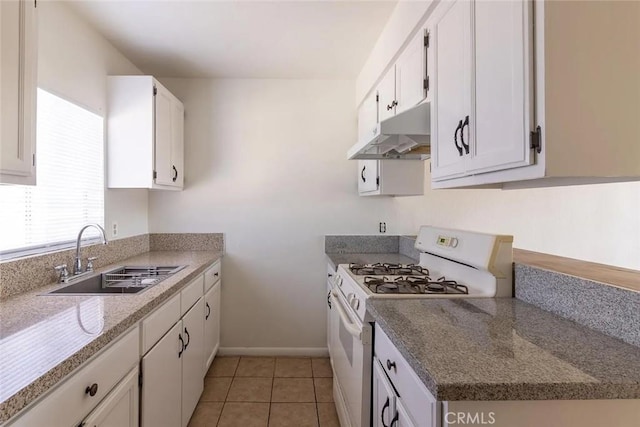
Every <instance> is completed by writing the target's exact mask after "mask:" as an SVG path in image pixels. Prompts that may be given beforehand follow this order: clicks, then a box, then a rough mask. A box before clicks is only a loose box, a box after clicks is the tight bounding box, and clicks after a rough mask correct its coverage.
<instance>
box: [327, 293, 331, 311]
mask: <svg viewBox="0 0 640 427" xmlns="http://www.w3.org/2000/svg"><path fill="white" fill-rule="evenodd" d="M327 305H328V306H329V308H331V291H329V293H328V294H327Z"/></svg>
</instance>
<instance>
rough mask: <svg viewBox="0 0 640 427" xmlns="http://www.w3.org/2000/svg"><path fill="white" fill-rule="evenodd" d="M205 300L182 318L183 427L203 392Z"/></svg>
mask: <svg viewBox="0 0 640 427" xmlns="http://www.w3.org/2000/svg"><path fill="white" fill-rule="evenodd" d="M203 313H204V299H203V298H200V299H199V300H198V302H196V303H195V305H194V306H193V307H191V309H190V310H189V311H188V312H187V314H185V315H184V317H183V318H182V327H183V330H184V337H185V343H184V350H183V352H182V424H181V425H182V426H183V427H185V426H186V425H187V424H189V419H191V415H192V414H193V411H194V410H195V409H196V405H197V404H198V400H199V399H200V395H201V394H202V390H203V389H204V376H203V374H202V364H203V354H204V342H203V339H204V322H203V321H202V317H203Z"/></svg>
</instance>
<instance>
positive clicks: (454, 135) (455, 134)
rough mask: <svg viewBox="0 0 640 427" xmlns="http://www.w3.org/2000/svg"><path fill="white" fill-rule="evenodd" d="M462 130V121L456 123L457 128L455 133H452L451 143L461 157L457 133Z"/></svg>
mask: <svg viewBox="0 0 640 427" xmlns="http://www.w3.org/2000/svg"><path fill="white" fill-rule="evenodd" d="M461 128H462V120H460V121H459V122H458V127H456V131H455V132H454V133H453V143H454V144H455V145H456V148H457V149H458V154H460V155H461V156H462V146H461V145H458V131H459V130H460V129H461Z"/></svg>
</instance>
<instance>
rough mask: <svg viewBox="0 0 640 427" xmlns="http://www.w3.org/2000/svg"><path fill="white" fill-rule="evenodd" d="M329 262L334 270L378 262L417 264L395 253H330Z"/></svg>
mask: <svg viewBox="0 0 640 427" xmlns="http://www.w3.org/2000/svg"><path fill="white" fill-rule="evenodd" d="M326 255H327V258H329V261H330V262H331V263H332V264H333V268H334V269H336V268H338V265H339V264H349V263H356V264H373V263H376V262H388V263H392V264H414V263H417V262H418V261H416V260H415V259H413V258H410V257H408V256H406V255H403V254H400V253H397V252H393V253H353V254H351V253H347V254H340V253H328V254H326Z"/></svg>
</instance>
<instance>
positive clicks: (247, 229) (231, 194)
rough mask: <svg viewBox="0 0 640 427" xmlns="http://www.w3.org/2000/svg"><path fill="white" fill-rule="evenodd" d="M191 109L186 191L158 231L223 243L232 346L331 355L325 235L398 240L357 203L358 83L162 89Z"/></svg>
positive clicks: (157, 205)
mask: <svg viewBox="0 0 640 427" xmlns="http://www.w3.org/2000/svg"><path fill="white" fill-rule="evenodd" d="M160 80H161V81H162V83H163V84H165V85H166V86H167V87H168V88H169V90H171V91H172V92H173V93H174V94H175V95H176V96H177V97H178V98H180V99H181V100H182V101H183V102H184V105H185V111H186V116H185V128H186V129H185V156H186V157H185V190H184V191H182V192H152V193H150V195H149V225H150V229H151V232H223V233H225V244H226V254H225V258H224V260H223V291H222V343H221V345H222V346H223V347H227V348H229V347H269V348H273V347H280V348H287V347H294V348H324V347H326V344H325V343H326V340H325V328H324V324H325V313H326V312H325V301H326V293H325V284H326V263H325V257H324V235H325V234H333V233H338V234H339V233H344V234H349V233H368V234H374V233H376V232H377V223H378V222H379V221H380V220H385V221H387V224H388V225H389V226H390V227H389V230H388V232H389V233H390V234H392V233H393V232H394V225H395V223H396V222H395V221H394V219H393V215H392V212H391V208H392V202H391V200H390V199H385V198H382V199H377V198H360V197H358V196H357V180H356V175H357V170H356V168H357V162H353V161H348V160H346V151H347V148H348V147H350V146H351V145H352V144H353V142H354V141H355V140H356V124H357V123H356V122H357V121H356V111H355V108H354V105H353V97H354V91H355V89H354V82H353V81H310V80H183V79H160Z"/></svg>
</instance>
